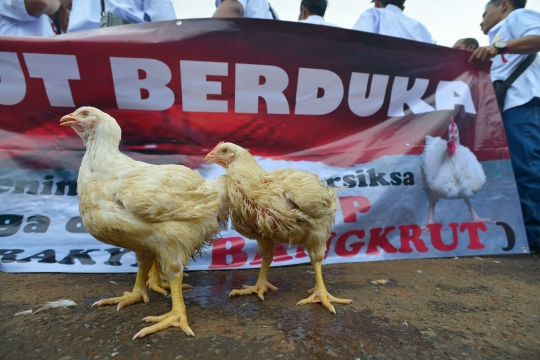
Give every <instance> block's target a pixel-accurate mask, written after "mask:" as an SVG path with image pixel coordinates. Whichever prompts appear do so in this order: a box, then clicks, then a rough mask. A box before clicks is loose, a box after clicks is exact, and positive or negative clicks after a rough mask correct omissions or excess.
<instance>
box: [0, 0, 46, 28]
mask: <svg viewBox="0 0 540 360" xmlns="http://www.w3.org/2000/svg"><path fill="white" fill-rule="evenodd" d="M0 35H15V36H54V35H56V34H55V33H54V31H53V29H52V25H51V20H50V18H49V17H48V16H47V15H41V16H38V17H35V16H32V15H29V14H28V11H26V6H25V5H24V0H0Z"/></svg>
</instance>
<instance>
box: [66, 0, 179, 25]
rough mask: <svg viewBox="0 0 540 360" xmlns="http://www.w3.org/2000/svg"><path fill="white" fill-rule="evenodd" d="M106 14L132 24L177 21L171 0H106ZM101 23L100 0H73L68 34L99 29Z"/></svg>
mask: <svg viewBox="0 0 540 360" xmlns="http://www.w3.org/2000/svg"><path fill="white" fill-rule="evenodd" d="M105 13H112V14H114V15H117V16H120V17H121V18H123V19H125V20H127V21H130V22H132V23H144V22H153V21H165V20H174V19H176V14H175V13H174V7H173V4H172V1H171V0H105ZM100 21H101V1H100V0H73V4H72V6H71V14H70V16H69V26H68V33H69V32H74V31H81V30H88V29H97V28H99V25H100Z"/></svg>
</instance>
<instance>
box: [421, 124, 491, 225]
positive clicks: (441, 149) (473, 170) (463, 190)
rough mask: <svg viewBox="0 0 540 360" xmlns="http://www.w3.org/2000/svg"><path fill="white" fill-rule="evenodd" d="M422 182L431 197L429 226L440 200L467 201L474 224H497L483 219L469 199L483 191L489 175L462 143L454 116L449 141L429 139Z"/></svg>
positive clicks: (423, 157)
mask: <svg viewBox="0 0 540 360" xmlns="http://www.w3.org/2000/svg"><path fill="white" fill-rule="evenodd" d="M422 179H423V181H424V190H425V191H426V193H427V195H428V198H429V211H428V220H427V225H429V224H433V223H435V222H436V221H435V219H434V213H435V204H436V203H437V201H438V200H439V199H450V200H453V199H463V200H464V201H465V203H466V204H467V206H468V207H469V211H470V212H471V219H472V221H474V222H493V220H492V219H483V218H480V217H479V216H478V214H477V213H476V212H475V211H474V209H473V207H472V204H471V201H470V200H469V198H471V197H472V196H473V195H474V194H475V193H477V192H478V191H480V189H482V186H483V185H484V183H485V182H486V175H485V174H484V169H483V168H482V165H481V164H480V162H479V161H478V160H477V159H476V156H475V155H474V154H473V153H472V152H471V151H470V150H469V149H468V148H466V147H465V146H463V145H461V144H460V143H459V130H458V127H457V125H456V123H455V122H454V118H453V117H452V118H451V123H450V126H449V127H448V141H446V140H444V139H441V138H440V137H436V138H434V137H431V136H429V135H428V136H426V146H425V148H424V152H423V154H422ZM426 229H427V228H426V227H425V228H424V230H425V231H427V230H426Z"/></svg>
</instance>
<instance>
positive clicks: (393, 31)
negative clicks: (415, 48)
mask: <svg viewBox="0 0 540 360" xmlns="http://www.w3.org/2000/svg"><path fill="white" fill-rule="evenodd" d="M371 2H374V3H375V7H374V8H373V9H369V10H367V11H365V12H364V13H363V14H362V15H360V18H359V19H358V21H356V24H354V26H353V30H359V31H366V32H370V33H375V34H380V35H387V36H393V37H398V38H403V39H409V40H415V41H421V42H425V43H430V44H435V41H434V40H433V39H432V38H431V34H430V33H429V31H428V30H427V29H426V27H425V26H424V25H422V24H421V23H420V22H418V21H416V20H414V19H411V18H410V17H408V16H405V15H404V14H403V10H404V9H405V7H404V6H403V5H404V4H405V0H372V1H371Z"/></svg>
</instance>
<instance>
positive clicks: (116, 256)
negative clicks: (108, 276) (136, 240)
mask: <svg viewBox="0 0 540 360" xmlns="http://www.w3.org/2000/svg"><path fill="white" fill-rule="evenodd" d="M105 251H106V252H108V253H109V254H111V257H110V258H109V260H107V261H105V265H112V266H120V265H122V263H121V262H120V260H121V259H122V255H124V254H127V253H128V252H131V250H126V249H124V250H123V251H121V250H120V248H112V249H105Z"/></svg>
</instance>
